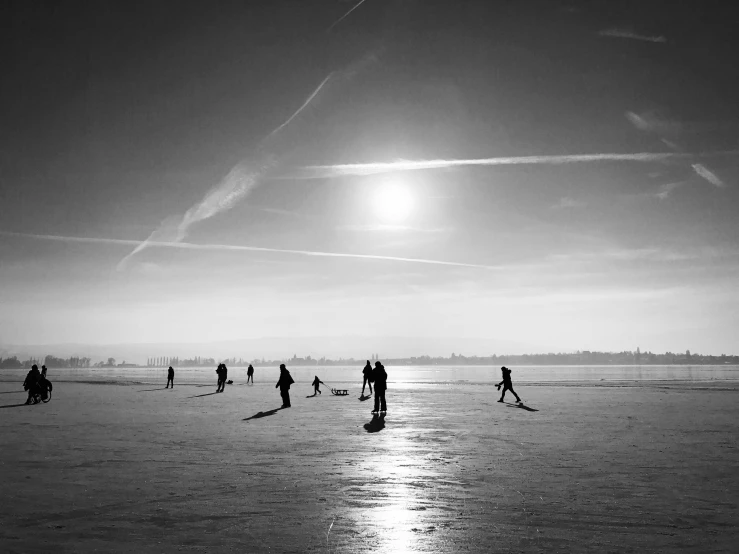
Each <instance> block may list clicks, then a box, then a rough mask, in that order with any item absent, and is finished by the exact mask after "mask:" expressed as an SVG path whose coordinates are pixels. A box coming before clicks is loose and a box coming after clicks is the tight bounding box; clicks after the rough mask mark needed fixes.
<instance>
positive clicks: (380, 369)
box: [372, 362, 387, 414]
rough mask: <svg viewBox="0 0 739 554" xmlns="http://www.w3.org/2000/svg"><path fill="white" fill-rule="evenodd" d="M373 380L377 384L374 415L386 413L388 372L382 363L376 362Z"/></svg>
mask: <svg viewBox="0 0 739 554" xmlns="http://www.w3.org/2000/svg"><path fill="white" fill-rule="evenodd" d="M372 378H373V381H374V382H375V409H374V410H372V413H373V414H376V413H377V412H386V411H387V405H386V404H385V391H386V390H387V372H386V371H385V366H383V365H382V364H381V363H380V362H375V369H374V371H373V372H372Z"/></svg>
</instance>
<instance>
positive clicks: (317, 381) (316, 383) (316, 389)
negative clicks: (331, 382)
mask: <svg viewBox="0 0 739 554" xmlns="http://www.w3.org/2000/svg"><path fill="white" fill-rule="evenodd" d="M325 384H326V383H324V382H323V381H321V380H320V379H319V378H318V375H316V378H315V379H313V396H315V395H316V394H321V388H320V387H319V385H325Z"/></svg>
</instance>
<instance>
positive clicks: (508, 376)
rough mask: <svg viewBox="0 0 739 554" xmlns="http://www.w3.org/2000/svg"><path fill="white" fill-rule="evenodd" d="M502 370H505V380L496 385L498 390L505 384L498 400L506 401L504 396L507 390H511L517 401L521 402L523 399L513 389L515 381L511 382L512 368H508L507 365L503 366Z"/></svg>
mask: <svg viewBox="0 0 739 554" xmlns="http://www.w3.org/2000/svg"><path fill="white" fill-rule="evenodd" d="M500 370H501V371H502V372H503V380H502V381H501V382H500V383H498V384H497V385H495V386H496V387H498V390H500V386H501V385H503V394H501V395H500V400H498V402H504V400H503V397H504V396H505V393H506V391H511V393H512V394H513V396H515V397H516V402H521V399H520V398H519V397H518V395H517V394H516V391H514V390H513V383H512V382H511V370H510V369H508V368H507V367H506V366H503V367H501V368H500Z"/></svg>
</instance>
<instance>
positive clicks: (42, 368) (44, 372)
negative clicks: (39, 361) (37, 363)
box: [41, 365, 46, 379]
mask: <svg viewBox="0 0 739 554" xmlns="http://www.w3.org/2000/svg"><path fill="white" fill-rule="evenodd" d="M41 377H43V378H44V379H46V366H45V365H42V366H41Z"/></svg>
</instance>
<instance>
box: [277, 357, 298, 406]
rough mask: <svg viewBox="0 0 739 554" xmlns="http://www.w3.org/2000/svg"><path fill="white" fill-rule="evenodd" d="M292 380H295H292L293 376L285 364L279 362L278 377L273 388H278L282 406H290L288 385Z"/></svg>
mask: <svg viewBox="0 0 739 554" xmlns="http://www.w3.org/2000/svg"><path fill="white" fill-rule="evenodd" d="M294 382H295V381H293V378H292V376H291V375H290V372H289V371H288V370H287V368H286V367H285V364H280V379H279V380H278V381H277V384H276V385H275V388H277V387H279V388H280V396H281V397H282V407H283V408H289V407H290V385H292V384H293V383H294Z"/></svg>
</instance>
